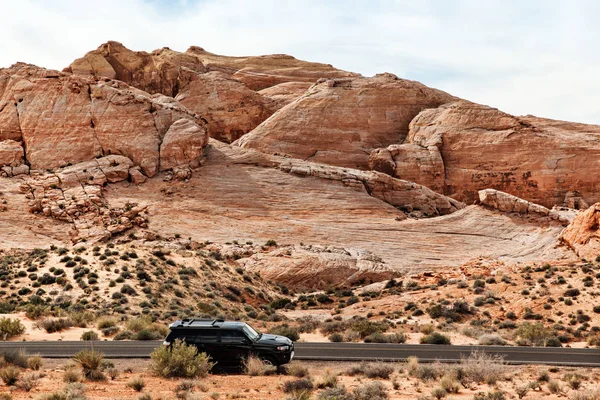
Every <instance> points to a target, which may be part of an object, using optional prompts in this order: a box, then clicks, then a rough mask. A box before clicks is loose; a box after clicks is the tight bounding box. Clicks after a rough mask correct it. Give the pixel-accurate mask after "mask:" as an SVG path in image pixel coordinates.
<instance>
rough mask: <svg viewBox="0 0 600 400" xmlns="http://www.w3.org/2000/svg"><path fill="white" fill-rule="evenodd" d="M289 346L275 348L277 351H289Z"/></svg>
mask: <svg viewBox="0 0 600 400" xmlns="http://www.w3.org/2000/svg"><path fill="white" fill-rule="evenodd" d="M289 348H290V346H277V350H279V351H286V350H289Z"/></svg>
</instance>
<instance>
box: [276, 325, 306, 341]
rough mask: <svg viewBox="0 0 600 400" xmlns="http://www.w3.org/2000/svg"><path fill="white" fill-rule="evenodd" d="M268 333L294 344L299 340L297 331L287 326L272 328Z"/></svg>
mask: <svg viewBox="0 0 600 400" xmlns="http://www.w3.org/2000/svg"><path fill="white" fill-rule="evenodd" d="M269 333H271V334H273V335H280V336H285V337H287V338H288V339H290V340H292V341H294V342H296V341H298V340H299V339H300V333H298V329H296V328H293V327H291V326H289V325H288V324H283V325H278V326H276V327H274V328H272V329H271V330H270V331H269Z"/></svg>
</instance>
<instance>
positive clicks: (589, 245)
mask: <svg viewBox="0 0 600 400" xmlns="http://www.w3.org/2000/svg"><path fill="white" fill-rule="evenodd" d="M599 227H600V203H596V204H594V205H592V206H591V207H590V208H588V209H587V210H585V211H583V212H581V213H580V214H579V215H577V216H576V217H575V219H574V220H573V222H571V224H569V226H567V227H566V228H565V229H564V230H563V231H562V233H561V234H560V240H561V242H563V243H564V244H566V245H567V246H569V247H570V248H571V249H573V251H575V253H576V254H577V255H578V256H579V257H582V258H585V259H587V260H588V261H592V260H596V257H598V256H600V230H599Z"/></svg>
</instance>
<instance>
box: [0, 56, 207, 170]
mask: <svg viewBox="0 0 600 400" xmlns="http://www.w3.org/2000/svg"><path fill="white" fill-rule="evenodd" d="M0 82H3V84H1V85H0V89H1V92H0V109H1V110H2V116H4V117H5V118H2V117H0V123H1V124H6V125H0V129H1V130H2V132H9V133H10V134H9V135H6V136H7V137H8V136H10V137H11V138H12V139H13V140H17V141H22V142H23V146H22V147H23V148H24V149H26V151H25V159H26V161H27V162H28V163H29V165H30V166H31V168H33V169H53V168H57V167H63V166H66V165H68V164H75V163H79V162H82V161H87V160H91V159H94V158H95V157H101V156H103V155H109V154H119V155H123V156H126V157H128V158H130V159H131V160H132V161H133V162H134V163H135V165H138V166H140V168H141V169H142V171H143V172H144V174H146V175H147V176H153V175H155V174H156V173H157V172H158V170H159V163H160V155H159V148H160V144H161V142H162V139H163V137H164V135H165V134H166V132H167V130H168V129H169V127H170V126H171V125H172V124H173V123H174V122H175V121H178V120H180V119H186V120H189V121H191V122H192V123H193V124H196V125H197V126H198V129H201V130H204V129H205V128H204V124H203V122H202V120H201V118H199V117H198V116H197V115H195V114H194V113H192V112H191V111H189V110H187V109H186V108H185V107H183V106H181V105H180V104H179V103H177V102H176V101H174V100H173V99H171V98H166V97H164V96H158V97H154V98H153V97H150V96H149V95H148V94H147V93H145V92H142V91H140V90H138V89H134V88H132V87H130V86H128V85H126V84H124V83H122V82H119V81H113V80H108V79H102V80H99V79H97V78H93V77H82V76H74V75H69V74H66V73H60V72H57V71H51V70H46V69H43V68H38V67H35V66H32V65H26V64H16V65H14V66H12V67H11V68H7V69H2V70H0ZM13 114H15V115H17V118H16V119H15V118H12V117H7V116H10V115H13ZM15 132H16V133H18V135H16V134H15Z"/></svg>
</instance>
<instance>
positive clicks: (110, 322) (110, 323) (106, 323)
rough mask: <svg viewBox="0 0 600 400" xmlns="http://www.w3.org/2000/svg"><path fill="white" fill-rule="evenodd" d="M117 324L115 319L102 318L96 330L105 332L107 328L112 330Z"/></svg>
mask: <svg viewBox="0 0 600 400" xmlns="http://www.w3.org/2000/svg"><path fill="white" fill-rule="evenodd" d="M116 325H117V323H116V322H115V320H114V319H112V318H108V317H104V318H100V319H99V320H98V322H97V323H96V328H98V329H99V330H103V329H106V328H112V327H114V326H116Z"/></svg>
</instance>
